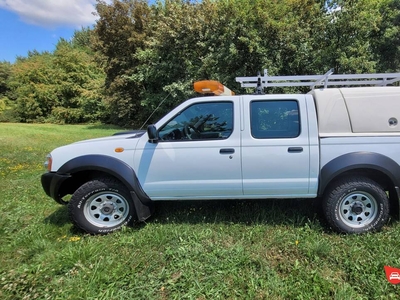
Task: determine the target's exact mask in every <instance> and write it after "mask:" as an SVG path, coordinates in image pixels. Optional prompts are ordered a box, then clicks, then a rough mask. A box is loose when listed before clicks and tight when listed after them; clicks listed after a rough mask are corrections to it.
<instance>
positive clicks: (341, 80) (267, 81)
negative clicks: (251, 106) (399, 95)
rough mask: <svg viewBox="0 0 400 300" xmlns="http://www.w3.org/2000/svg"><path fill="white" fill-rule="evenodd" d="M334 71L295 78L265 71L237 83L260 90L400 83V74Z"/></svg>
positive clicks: (243, 78)
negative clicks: (342, 72)
mask: <svg viewBox="0 0 400 300" xmlns="http://www.w3.org/2000/svg"><path fill="white" fill-rule="evenodd" d="M332 74H333V69H331V70H329V71H328V72H327V73H325V74H324V75H293V76H268V70H267V69H265V70H264V76H261V75H258V76H254V77H236V81H237V82H239V83H240V84H241V86H242V87H255V88H257V89H258V90H259V89H260V87H261V89H264V88H268V87H289V86H309V87H310V89H314V88H316V87H321V86H322V87H324V88H327V87H328V86H349V85H351V86H365V85H371V86H386V85H388V84H393V83H395V82H397V81H400V73H376V74H337V75H332Z"/></svg>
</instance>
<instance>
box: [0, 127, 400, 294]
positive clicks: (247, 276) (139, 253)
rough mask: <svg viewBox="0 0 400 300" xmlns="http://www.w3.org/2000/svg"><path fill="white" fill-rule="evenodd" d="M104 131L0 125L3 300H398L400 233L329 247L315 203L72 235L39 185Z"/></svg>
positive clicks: (162, 211) (157, 218) (351, 238)
mask: <svg viewBox="0 0 400 300" xmlns="http://www.w3.org/2000/svg"><path fill="white" fill-rule="evenodd" d="M116 131H117V130H116V129H110V128H108V129H107V128H106V127H103V126H92V125H87V126H67V125H64V126H60V125H27V124H0V151H1V154H0V190H1V201H0V234H1V240H0V299H399V298H400V285H392V284H390V283H389V282H388V281H387V280H386V277H385V273H384V266H385V265H389V266H392V267H396V268H400V223H399V222H398V221H395V220H391V221H390V222H389V224H388V225H387V226H385V227H384V228H383V230H382V232H379V233H375V234H365V235H360V236H356V235H338V234H336V233H333V232H331V231H329V230H328V229H326V228H325V227H324V224H323V219H322V217H320V216H319V209H318V207H319V206H318V203H317V201H311V200H279V201H278V200H276V201H270V200H269V201H259V200H257V201H208V202H163V203H157V205H156V213H155V214H154V216H153V217H152V218H151V219H150V220H148V222H147V223H146V224H142V225H140V226H137V227H135V228H124V230H122V231H119V232H116V233H114V234H110V235H106V236H89V235H85V234H83V233H81V232H79V231H78V230H76V229H75V228H73V226H72V225H71V223H70V222H69V220H68V217H67V210H66V207H65V206H61V205H59V204H57V203H56V202H55V201H54V200H52V199H50V198H49V197H47V196H46V195H45V193H44V192H43V190H42V188H41V184H40V175H41V174H42V173H43V172H44V169H43V167H42V164H43V161H44V158H45V156H46V154H47V153H48V152H49V151H50V150H52V149H53V148H55V147H57V146H60V145H63V144H67V143H70V142H73V141H78V140H82V139H86V138H92V137H99V136H106V135H110V134H112V133H114V132H116Z"/></svg>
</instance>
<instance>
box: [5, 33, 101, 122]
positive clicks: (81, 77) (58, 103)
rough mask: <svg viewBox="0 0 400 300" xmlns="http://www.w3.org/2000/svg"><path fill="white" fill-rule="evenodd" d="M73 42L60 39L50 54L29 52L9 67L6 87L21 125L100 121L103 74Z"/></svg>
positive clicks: (90, 56)
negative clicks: (9, 90) (13, 94)
mask: <svg viewBox="0 0 400 300" xmlns="http://www.w3.org/2000/svg"><path fill="white" fill-rule="evenodd" d="M72 41H73V42H74V41H75V39H74V38H73V39H72ZM73 42H68V41H66V40H63V39H60V40H59V41H58V43H57V45H56V50H55V51H54V53H49V52H44V53H39V52H37V51H33V52H30V53H29V54H28V57H26V58H18V59H17V61H16V63H15V64H14V65H13V72H12V76H11V79H10V86H11V88H12V89H13V91H14V92H15V96H16V107H15V112H16V114H17V116H18V118H19V120H20V121H21V122H57V123H81V122H92V121H97V120H100V119H102V118H103V117H104V115H105V113H104V110H105V109H104V105H103V102H102V91H103V85H104V79H105V75H104V72H103V70H102V69H101V68H100V67H99V66H98V65H97V63H96V62H95V61H94V59H93V54H92V53H91V51H90V49H89V48H87V47H86V46H81V45H80V44H79V43H75V45H74V44H73Z"/></svg>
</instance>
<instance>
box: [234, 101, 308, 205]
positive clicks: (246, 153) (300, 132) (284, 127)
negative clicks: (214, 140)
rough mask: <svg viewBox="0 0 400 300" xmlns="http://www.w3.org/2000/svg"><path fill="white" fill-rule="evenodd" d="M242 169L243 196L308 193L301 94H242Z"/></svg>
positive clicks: (306, 123) (306, 137)
mask: <svg viewBox="0 0 400 300" xmlns="http://www.w3.org/2000/svg"><path fill="white" fill-rule="evenodd" d="M243 113H244V120H250V122H244V124H243V126H244V128H243V130H242V170H243V191H244V195H245V196H252V195H254V196H257V197H262V196H266V197H277V198H283V197H291V198H292V197H301V196H305V195H307V194H308V193H309V184H310V180H309V178H310V146H309V133H308V119H307V111H306V103H305V96H304V95H264V96H245V97H243Z"/></svg>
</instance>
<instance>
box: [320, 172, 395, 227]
mask: <svg viewBox="0 0 400 300" xmlns="http://www.w3.org/2000/svg"><path fill="white" fill-rule="evenodd" d="M323 212H324V214H325V217H326V220H327V222H328V223H329V225H330V226H331V227H332V229H333V230H335V231H337V232H341V233H365V232H372V231H379V230H380V229H381V228H382V226H383V225H385V224H386V222H387V221H388V219H389V199H388V197H387V195H386V193H385V191H384V190H383V189H382V187H381V186H380V185H379V184H377V183H376V182H375V181H373V180H371V179H369V178H366V177H348V178H344V179H342V180H339V181H336V182H335V183H334V184H332V185H331V186H330V188H329V189H328V190H327V191H326V193H325V195H324V199H323Z"/></svg>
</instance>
